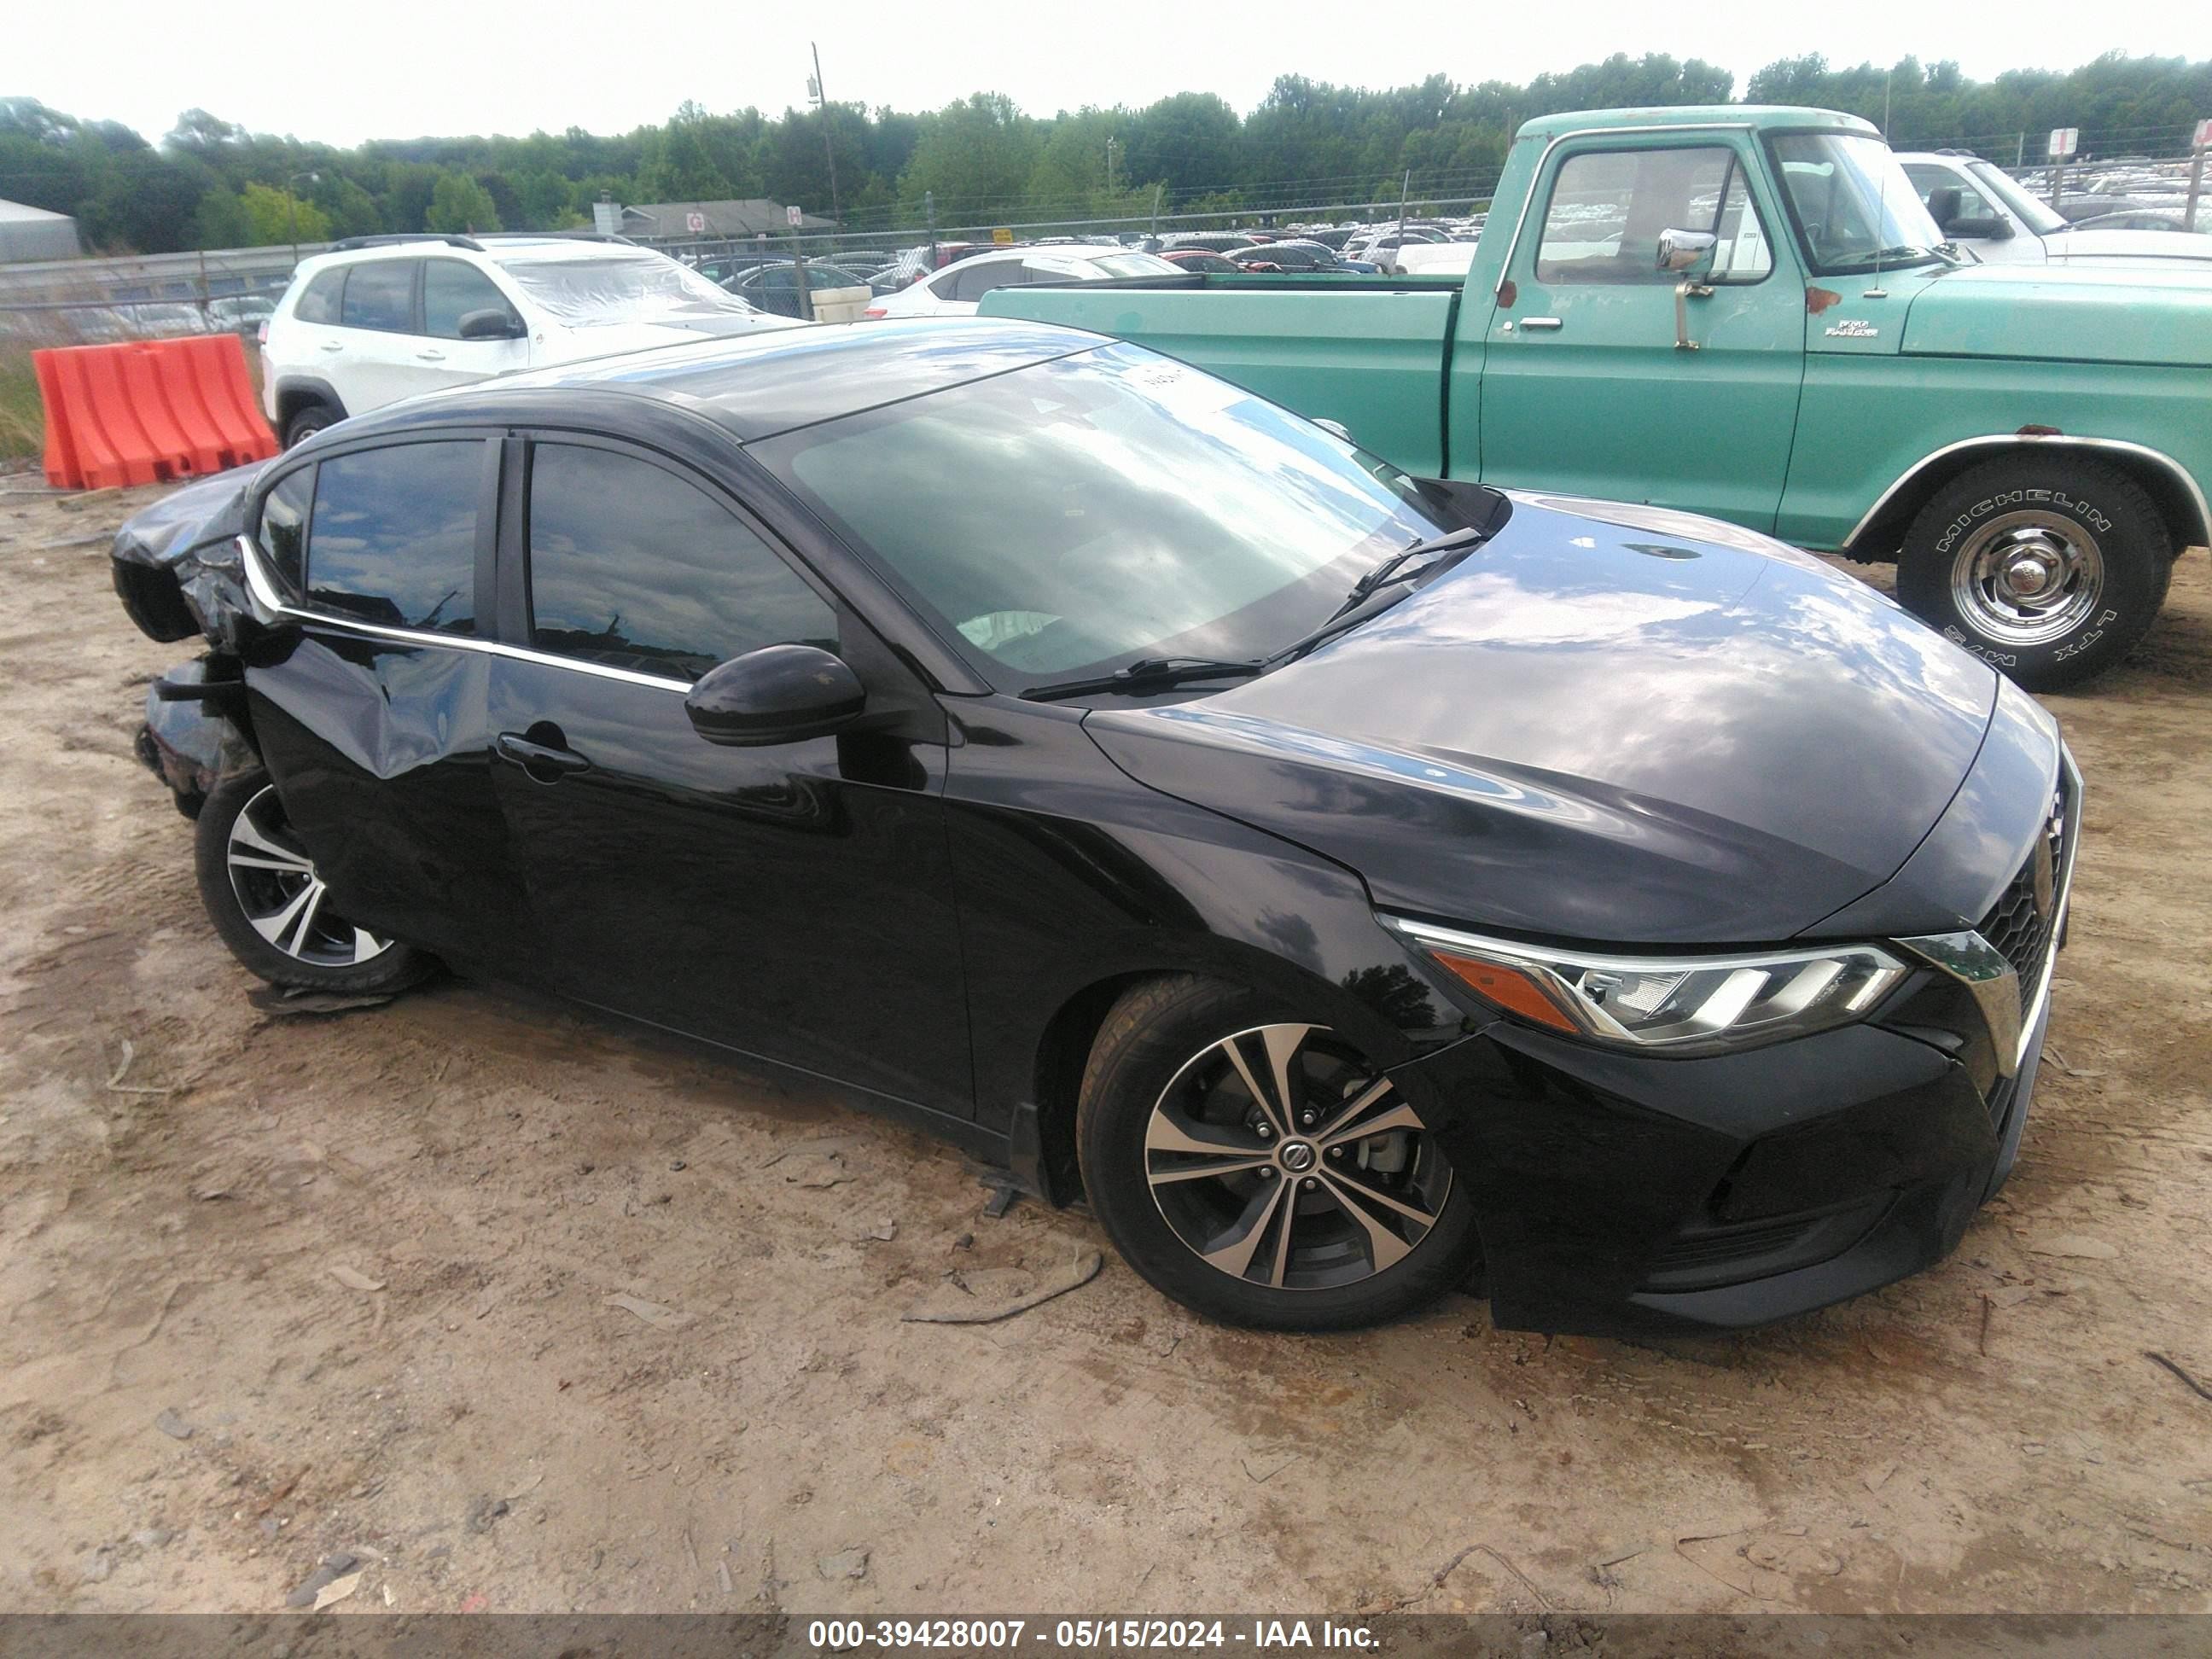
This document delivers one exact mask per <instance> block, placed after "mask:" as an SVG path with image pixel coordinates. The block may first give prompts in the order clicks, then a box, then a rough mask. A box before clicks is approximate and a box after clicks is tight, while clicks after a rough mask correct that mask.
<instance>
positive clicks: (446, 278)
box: [422, 259, 514, 340]
mask: <svg viewBox="0 0 2212 1659" xmlns="http://www.w3.org/2000/svg"><path fill="white" fill-rule="evenodd" d="M471 311H497V312H501V313H505V314H506V315H507V316H509V317H512V316H513V314H514V307H513V306H511V305H509V304H507V296H506V295H503V294H501V292H500V291H499V290H498V289H496V288H495V287H493V286H492V281H491V278H490V277H489V276H485V275H484V274H483V272H482V271H481V270H477V268H476V267H475V266H474V265H465V264H462V263H461V262H460V261H459V259H431V260H428V261H427V262H426V263H425V264H423V266H422V331H423V332H424V333H425V334H431V335H435V336H436V337H438V338H439V339H441V340H458V339H459V338H460V337H461V319H462V318H464V317H465V316H467V315H468V314H469V313H471Z"/></svg>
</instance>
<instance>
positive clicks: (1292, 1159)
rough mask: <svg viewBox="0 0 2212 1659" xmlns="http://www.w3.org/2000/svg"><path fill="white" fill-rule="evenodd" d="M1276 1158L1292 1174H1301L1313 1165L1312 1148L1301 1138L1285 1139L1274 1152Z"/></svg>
mask: <svg viewBox="0 0 2212 1659" xmlns="http://www.w3.org/2000/svg"><path fill="white" fill-rule="evenodd" d="M1275 1157H1276V1158H1277V1160H1278V1161H1279V1163H1280V1164H1282V1166H1283V1167H1284V1168H1285V1170H1289V1171H1290V1172H1291V1174H1292V1175H1303V1174H1304V1172H1305V1171H1306V1170H1310V1169H1312V1168H1313V1166H1314V1149H1313V1147H1312V1146H1311V1145H1310V1143H1308V1142H1306V1141H1303V1140H1286V1141H1285V1142H1284V1143H1283V1146H1282V1150H1281V1151H1280V1152H1277V1153H1276V1154H1275Z"/></svg>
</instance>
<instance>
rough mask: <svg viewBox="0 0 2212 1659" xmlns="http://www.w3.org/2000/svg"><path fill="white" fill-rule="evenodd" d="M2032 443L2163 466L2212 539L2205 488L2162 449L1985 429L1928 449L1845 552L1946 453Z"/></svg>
mask: <svg viewBox="0 0 2212 1659" xmlns="http://www.w3.org/2000/svg"><path fill="white" fill-rule="evenodd" d="M2034 444H2049V445H2051V446H2053V447H2057V448H2060V449H2103V450H2111V451H2112V452H2114V453H2118V454H2124V455H2132V456H2134V457H2136V459H2138V460H2144V461H2148V462H2150V463H2151V464H2152V465H2154V466H2157V467H2160V468H2161V469H2163V470H2164V471H2166V472H2167V473H2168V474H2170V475H2171V476H2172V478H2173V480H2174V481H2175V482H2176V483H2179V485H2180V486H2181V489H2182V493H2183V495H2185V497H2187V499H2188V500H2189V501H2191V503H2192V504H2193V505H2194V506H2195V507H2196V508H2197V541H2198V542H2203V541H2204V540H2206V539H2207V538H2212V503H2208V502H2207V501H2206V500H2205V497H2204V491H2203V487H2202V486H2200V485H2199V484H2198V483H2197V480H2196V479H2195V478H2194V477H2191V474H2190V471H2189V469H2188V468H2187V467H2185V466H2184V465H2182V464H2181V463H2180V462H2179V461H2177V460H2175V459H2173V457H2172V456H2171V455H2169V454H2167V453H2166V452H2165V451H2163V450H2159V449H2153V448H2152V447H2150V446H2149V445H2148V444H2138V443H2130V442H2129V441H2127V440H2126V439H2124V438H2081V437H2076V436H2075V435H2073V434H2071V433H2066V432H1986V433H1984V434H1983V435H1981V436H1979V437H1978V438H1961V439H1960V440H1959V441H1957V442H1956V443H1948V444H1945V445H1944V446H1943V447H1942V448H1941V449H1935V450H1930V451H1929V453H1927V454H1925V455H1923V456H1922V457H1921V458H1920V459H1918V460H1917V461H1915V462H1914V463H1913V464H1912V465H1911V466H1909V467H1907V468H1906V469H1905V471H1903V472H1902V473H1900V474H1899V475H1898V477H1897V479H1896V481H1895V482H1894V483H1892V484H1891V485H1890V486H1889V488H1888V489H1885V490H1883V491H1882V492H1881V497H1880V498H1879V499H1878V500H1876V501H1875V504H1874V505H1873V506H1872V507H1869V508H1867V510H1866V511H1865V513H1863V514H1861V515H1860V518H1859V521H1858V522H1857V524H1855V525H1853V526H1851V533H1850V535H1848V536H1846V537H1844V540H1843V547H1844V550H1846V551H1848V550H1850V549H1851V548H1854V547H1856V546H1857V545H1858V543H1859V538H1861V537H1863V536H1864V535H1865V534H1866V532H1867V531H1868V529H1869V527H1870V526H1872V525H1873V524H1874V522H1875V520H1877V519H1879V518H1880V517H1881V514H1882V513H1883V511H1884V509H1886V508H1887V507H1888V506H1889V504H1890V503H1891V502H1892V501H1895V500H1896V499H1897V497H1898V495H1899V494H1900V493H1901V492H1902V491H1903V490H1904V489H1905V488H1906V487H1907V486H1909V485H1910V484H1911V483H1912V481H1913V480H1914V479H1915V478H1917V477H1919V476H1920V475H1921V474H1922V473H1923V472H1925V471H1927V470H1928V469H1929V467H1931V466H1933V465H1935V464H1936V462H1938V461H1940V460H1942V459H1943V458H1944V457H1945V456H1947V455H1956V454H1958V453H1960V451H1961V450H1968V449H1995V448H2023V449H2024V448H2027V447H2029V446H2030V445H2034Z"/></svg>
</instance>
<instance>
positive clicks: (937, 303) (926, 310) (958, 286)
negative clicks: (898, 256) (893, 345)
mask: <svg viewBox="0 0 2212 1659" xmlns="http://www.w3.org/2000/svg"><path fill="white" fill-rule="evenodd" d="M1178 274H1180V273H1179V271H1178V270H1177V268H1176V266H1175V265H1174V264H1170V262H1169V261H1167V260H1165V259H1163V258H1160V257H1159V256H1158V254H1154V253H1138V252H1133V251H1132V250H1130V249H1128V248H1125V247H1123V246H1121V245H1120V244H1119V243H1116V242H1106V243H1101V244H1097V245H1083V244H1076V245H1073V246H1054V247H1028V248H1006V249H1003V250H1000V251H999V252H992V253H978V254H975V255H973V256H971V257H969V258H965V259H962V260H960V261H959V262H958V263H957V264H950V265H947V266H945V269H944V270H940V271H939V272H938V273H937V274H936V275H935V276H930V277H927V278H924V279H923V280H922V281H921V282H917V283H914V284H913V285H911V286H910V287H908V288H904V289H900V290H899V291H898V292H897V293H896V294H889V295H879V296H878V298H877V300H876V302H875V303H874V304H873V305H872V306H870V307H868V310H867V314H868V315H869V316H870V317H970V316H973V315H974V314H975V306H976V302H977V301H980V300H981V299H982V297H983V296H984V295H986V294H988V293H989V292H990V291H991V290H992V289H994V288H1008V287H1016V288H1018V287H1020V286H1021V285H1023V284H1024V283H1097V282H1106V281H1109V280H1111V279H1113V278H1115V277H1130V276H1176V275H1178Z"/></svg>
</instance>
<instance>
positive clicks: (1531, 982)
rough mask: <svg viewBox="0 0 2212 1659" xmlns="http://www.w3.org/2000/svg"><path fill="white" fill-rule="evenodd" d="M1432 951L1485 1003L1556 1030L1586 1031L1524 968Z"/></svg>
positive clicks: (1432, 953)
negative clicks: (1523, 970) (1493, 1004)
mask: <svg viewBox="0 0 2212 1659" xmlns="http://www.w3.org/2000/svg"><path fill="white" fill-rule="evenodd" d="M1429 954H1430V955H1431V957H1433V958H1434V959H1435V960H1436V961H1437V963H1440V964H1442V965H1443V967H1445V968H1448V969H1450V970H1451V973H1452V975H1453V976H1454V977H1455V978H1456V979H1457V980H1459V981H1460V982H1461V983H1462V984H1463V985H1465V986H1466V987H1468V989H1469V990H1471V991H1473V992H1474V994H1476V995H1477V996H1479V997H1480V998H1481V999H1482V1000H1484V1001H1485V1002H1492V1003H1495V1004H1497V1005H1498V1006H1499V1007H1500V1008H1503V1009H1504V1010H1505V1012H1508V1013H1509V1014H1518V1015H1520V1016H1521V1018H1523V1019H1533V1020H1534V1021H1535V1022H1536V1024H1539V1025H1548V1026H1550V1027H1551V1028H1552V1029H1553V1030H1555V1031H1566V1032H1570V1033H1573V1032H1578V1031H1580V1030H1582V1028H1581V1027H1580V1026H1579V1025H1577V1024H1575V1022H1574V1020H1573V1019H1572V1018H1570V1017H1569V1016H1568V1014H1567V1013H1566V1012H1565V1010H1564V1009H1562V1008H1561V1007H1560V1006H1559V1004H1558V1003H1556V1002H1554V1001H1553V1000H1552V999H1551V997H1550V995H1549V994H1547V992H1546V991H1545V989H1544V987H1543V986H1542V985H1541V984H1540V983H1539V982H1538V981H1536V979H1535V978H1534V976H1533V975H1528V974H1527V973H1524V972H1522V970H1521V969H1517V968H1508V967H1506V966H1505V965H1504V964H1503V963H1496V962H1485V961H1483V960H1482V959H1481V958H1480V957H1463V956H1460V955H1458V954H1457V953H1455V952H1454V951H1431V952H1430V953H1429Z"/></svg>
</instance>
